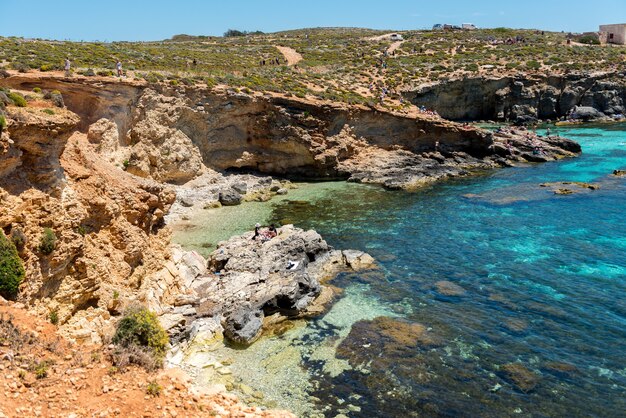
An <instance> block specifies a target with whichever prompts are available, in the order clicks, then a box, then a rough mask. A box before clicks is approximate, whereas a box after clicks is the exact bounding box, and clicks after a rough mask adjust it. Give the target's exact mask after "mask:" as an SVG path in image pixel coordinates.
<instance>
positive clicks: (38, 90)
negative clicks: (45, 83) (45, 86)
mask: <svg viewBox="0 0 626 418" xmlns="http://www.w3.org/2000/svg"><path fill="white" fill-rule="evenodd" d="M33 93H41V87H35V88H34V89H33Z"/></svg>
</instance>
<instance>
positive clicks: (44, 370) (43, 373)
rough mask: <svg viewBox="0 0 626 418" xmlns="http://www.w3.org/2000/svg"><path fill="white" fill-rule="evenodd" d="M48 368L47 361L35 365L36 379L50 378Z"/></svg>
mask: <svg viewBox="0 0 626 418" xmlns="http://www.w3.org/2000/svg"><path fill="white" fill-rule="evenodd" d="M48 367H49V366H48V363H47V362H45V361H42V362H40V363H37V364H35V365H34V367H33V373H35V377H36V378H37V379H43V378H46V377H48Z"/></svg>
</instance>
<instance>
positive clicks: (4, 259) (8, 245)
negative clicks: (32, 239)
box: [0, 232, 25, 299]
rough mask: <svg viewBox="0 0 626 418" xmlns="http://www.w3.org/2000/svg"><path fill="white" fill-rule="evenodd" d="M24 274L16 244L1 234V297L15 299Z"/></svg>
mask: <svg viewBox="0 0 626 418" xmlns="http://www.w3.org/2000/svg"><path fill="white" fill-rule="evenodd" d="M24 274H25V273H24V266H23V264H22V260H21V259H20V257H19V255H18V253H17V249H16V248H15V244H13V242H12V241H11V240H9V239H8V238H7V237H6V236H5V235H4V233H3V232H0V295H1V296H2V297H4V298H7V299H14V298H15V297H16V296H17V292H18V289H19V286H20V283H21V282H22V280H23V279H24Z"/></svg>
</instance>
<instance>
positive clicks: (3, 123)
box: [0, 114, 7, 133]
mask: <svg viewBox="0 0 626 418" xmlns="http://www.w3.org/2000/svg"><path fill="white" fill-rule="evenodd" d="M6 127H7V120H6V118H5V117H4V115H2V114H0V133H2V131H4V128H6Z"/></svg>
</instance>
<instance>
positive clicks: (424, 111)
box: [418, 106, 439, 117]
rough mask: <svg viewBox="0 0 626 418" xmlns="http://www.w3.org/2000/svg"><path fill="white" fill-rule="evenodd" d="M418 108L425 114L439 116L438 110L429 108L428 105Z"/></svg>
mask: <svg viewBox="0 0 626 418" xmlns="http://www.w3.org/2000/svg"><path fill="white" fill-rule="evenodd" d="M418 110H419V111H420V113H422V114H424V115H429V116H435V117H439V113H437V111H436V110H430V109H427V108H426V106H420V107H419V108H418Z"/></svg>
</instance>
